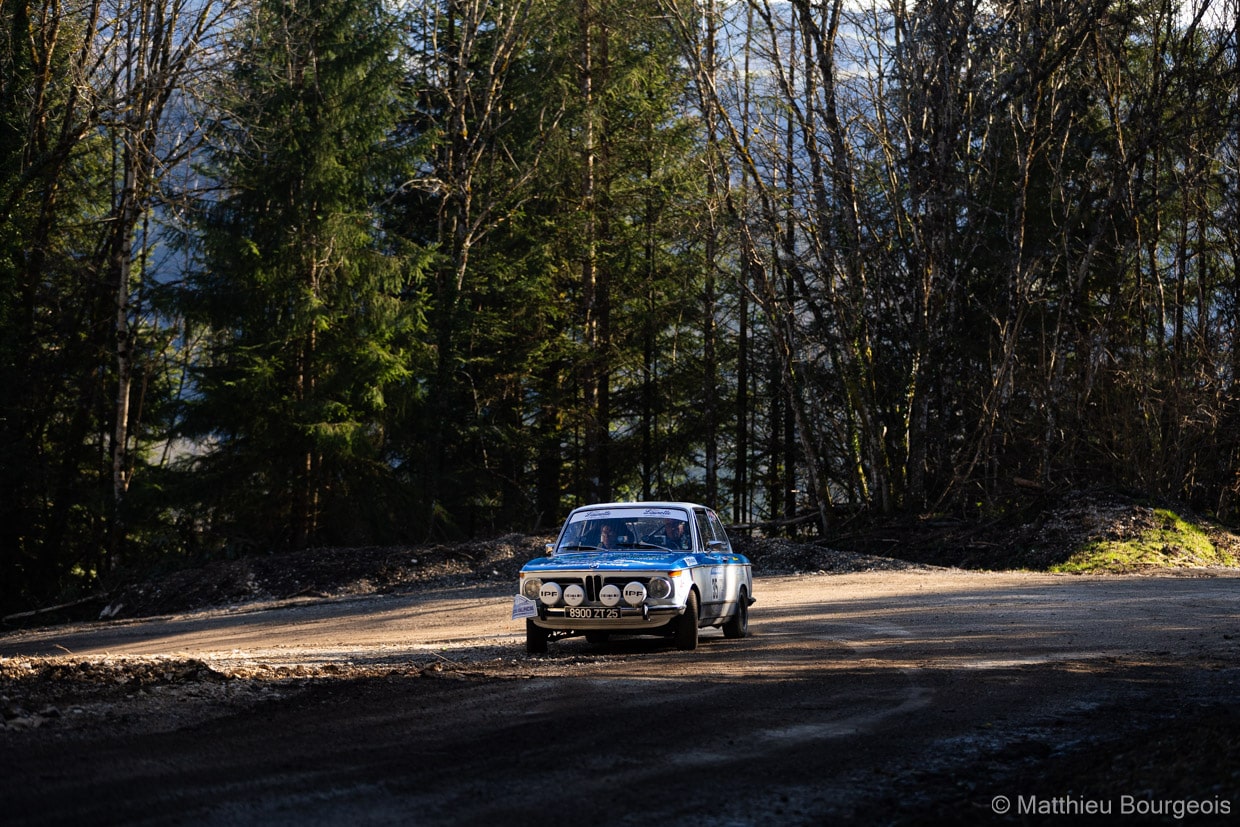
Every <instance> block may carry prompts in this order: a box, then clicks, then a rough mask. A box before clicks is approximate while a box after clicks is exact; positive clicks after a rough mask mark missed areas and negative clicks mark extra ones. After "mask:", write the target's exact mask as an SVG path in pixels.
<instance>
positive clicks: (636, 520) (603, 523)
mask: <svg viewBox="0 0 1240 827" xmlns="http://www.w3.org/2000/svg"><path fill="white" fill-rule="evenodd" d="M688 519H689V515H688V514H687V513H686V512H685V511H684V510H683V509H679V508H647V507H634V508H592V509H584V510H582V511H575V512H573V513H572V514H571V515H569V518H568V523H567V524H566V525H565V526H564V530H563V531H561V532H560V541H559V543H558V544H557V546H556V550H557V551H598V550H606V549H622V548H623V549H655V550H658V549H668V550H672V551H680V550H685V549H689V548H691V547H692V545H691V544H692V540H691V538H690V532H689V522H688Z"/></svg>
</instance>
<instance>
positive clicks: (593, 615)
mask: <svg viewBox="0 0 1240 827" xmlns="http://www.w3.org/2000/svg"><path fill="white" fill-rule="evenodd" d="M564 616H565V617H571V618H577V619H579V620H618V619H619V617H620V610H619V609H599V608H594V607H581V606H577V607H574V606H569V607H568V608H567V609H565V610H564Z"/></svg>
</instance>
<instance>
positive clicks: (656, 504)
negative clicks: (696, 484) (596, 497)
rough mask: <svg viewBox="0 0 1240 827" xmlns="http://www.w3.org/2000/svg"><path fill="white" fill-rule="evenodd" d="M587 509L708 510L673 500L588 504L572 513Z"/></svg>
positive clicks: (694, 504) (696, 504)
mask: <svg viewBox="0 0 1240 827" xmlns="http://www.w3.org/2000/svg"><path fill="white" fill-rule="evenodd" d="M587 508H686V509H689V510H690V511H692V510H693V509H695V508H709V506H705V505H702V504H701V503H691V502H677V501H673V500H633V501H630V502H613V503H590V504H588V505H580V506H577V507H576V508H574V509H573V511H581V510H582V509H587Z"/></svg>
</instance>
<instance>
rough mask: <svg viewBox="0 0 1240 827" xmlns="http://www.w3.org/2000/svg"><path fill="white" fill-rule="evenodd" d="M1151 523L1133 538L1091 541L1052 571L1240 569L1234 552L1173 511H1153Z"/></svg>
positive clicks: (1239, 558) (1161, 509)
mask: <svg viewBox="0 0 1240 827" xmlns="http://www.w3.org/2000/svg"><path fill="white" fill-rule="evenodd" d="M1151 523H1152V525H1151V526H1149V527H1145V528H1142V529H1141V530H1139V531H1136V532H1134V533H1133V534H1131V535H1130V536H1124V537H1120V538H1116V539H1102V540H1093V541H1090V542H1088V543H1086V544H1084V545H1083V546H1082V547H1081V548H1080V549H1079V550H1078V551H1076V552H1075V553H1073V554H1072V556H1071V557H1069V558H1068V559H1067V560H1066V561H1064V562H1062V563H1059V564H1057V565H1054V566H1051V567H1050V570H1051V571H1053V572H1064V573H1072V574H1096V573H1103V572H1117V573H1118V572H1134V571H1149V570H1151V569H1164V568H1200V567H1207V566H1228V567H1236V566H1240V557H1238V556H1237V554H1236V553H1235V552H1233V551H1229V550H1226V549H1223V548H1220V547H1219V546H1217V545H1216V544H1215V543H1214V541H1213V540H1212V539H1211V538H1210V535H1209V534H1208V533H1207V532H1206V531H1205V530H1204V529H1202V528H1201V527H1200V526H1199V525H1197V524H1196V523H1194V522H1191V521H1189V520H1186V519H1185V518H1183V517H1181V516H1180V515H1179V514H1177V513H1175V512H1174V511H1171V510H1169V509H1165V508H1158V509H1154V519H1153V520H1152V521H1151Z"/></svg>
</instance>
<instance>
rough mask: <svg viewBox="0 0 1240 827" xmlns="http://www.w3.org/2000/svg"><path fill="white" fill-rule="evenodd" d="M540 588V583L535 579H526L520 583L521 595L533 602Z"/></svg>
mask: <svg viewBox="0 0 1240 827" xmlns="http://www.w3.org/2000/svg"><path fill="white" fill-rule="evenodd" d="M541 588H542V581H541V580H539V579H538V578H537V577H527V578H525V580H523V581H521V594H523V595H525V596H526V597H528V598H529V599H530V600H534V599H536V598H537V597H538V592H539V590H540V589H541Z"/></svg>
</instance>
